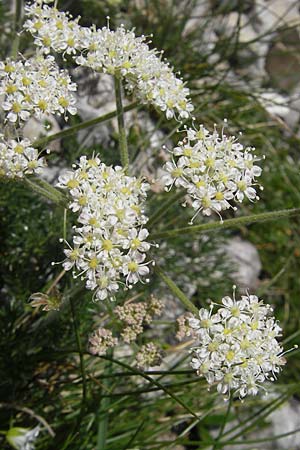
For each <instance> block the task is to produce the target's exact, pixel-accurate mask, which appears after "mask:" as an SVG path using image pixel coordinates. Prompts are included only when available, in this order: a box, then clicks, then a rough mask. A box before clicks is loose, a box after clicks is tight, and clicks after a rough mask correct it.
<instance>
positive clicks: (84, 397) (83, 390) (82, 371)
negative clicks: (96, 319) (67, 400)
mask: <svg viewBox="0 0 300 450" xmlns="http://www.w3.org/2000/svg"><path fill="white" fill-rule="evenodd" d="M70 306H71V313H72V319H73V326H74V332H75V337H76V344H77V348H78V353H79V360H80V373H81V377H82V401H81V408H80V413H79V416H78V419H77V423H76V426H75V431H78V429H79V426H80V423H81V420H82V418H83V414H84V410H85V404H86V394H87V387H86V374H85V367H84V356H83V355H84V354H83V350H82V345H81V340H80V335H79V329H78V324H77V318H76V310H75V304H74V301H73V299H72V297H71V296H70Z"/></svg>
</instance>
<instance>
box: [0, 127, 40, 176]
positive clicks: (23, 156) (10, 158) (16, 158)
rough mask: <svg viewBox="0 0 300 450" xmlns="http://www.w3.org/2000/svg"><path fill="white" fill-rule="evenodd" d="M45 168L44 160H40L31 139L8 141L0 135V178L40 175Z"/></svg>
mask: <svg viewBox="0 0 300 450" xmlns="http://www.w3.org/2000/svg"><path fill="white" fill-rule="evenodd" d="M44 167H45V162H44V159H43V158H39V154H38V151H37V149H36V148H34V147H32V144H31V142H30V140H29V139H21V140H19V141H17V140H14V139H10V140H6V139H5V138H4V136H3V135H0V178H1V177H4V176H5V177H8V178H22V177H23V176H24V175H29V174H33V173H40V172H41V171H42V169H43V168H44Z"/></svg>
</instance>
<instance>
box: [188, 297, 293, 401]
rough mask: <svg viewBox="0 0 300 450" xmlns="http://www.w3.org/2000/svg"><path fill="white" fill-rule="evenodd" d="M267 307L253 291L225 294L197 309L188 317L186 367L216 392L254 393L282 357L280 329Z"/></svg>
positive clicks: (269, 378)
mask: <svg viewBox="0 0 300 450" xmlns="http://www.w3.org/2000/svg"><path fill="white" fill-rule="evenodd" d="M215 306H216V307H217V311H216V312H215V313H214V314H213V310H214V307H215ZM271 313H272V308H271V307H270V306H269V305H265V304H264V303H263V301H260V300H259V299H258V298H257V297H256V296H255V295H243V296H242V297H241V299H240V300H236V299H235V295H234V296H233V299H232V298H231V297H229V296H227V297H224V298H223V299H222V304H221V305H212V306H211V308H210V309H209V310H208V309H204V308H202V309H200V311H199V318H195V317H194V318H191V319H189V323H190V327H191V328H192V329H193V332H194V333H195V336H196V337H197V340H198V345H197V346H196V347H194V348H193V354H194V357H193V358H192V362H191V365H192V367H193V368H194V369H196V370H197V373H198V374H199V375H200V376H203V377H205V378H206V380H207V382H208V383H209V384H210V385H211V384H214V383H216V384H217V390H218V392H219V393H221V394H226V395H230V393H231V392H234V393H235V394H237V395H239V397H240V398H243V397H245V396H246V395H248V394H250V395H256V394H257V393H258V391H259V390H260V389H262V388H263V386H262V384H263V383H264V382H265V381H274V379H275V378H276V375H277V374H278V373H279V371H280V370H281V366H282V365H284V364H285V362H286V361H285V358H284V357H283V348H282V347H281V345H280V344H279V343H278V341H277V338H278V337H279V336H281V331H282V330H281V328H280V326H279V325H278V323H277V322H276V320H275V318H274V317H273V316H272V315H271Z"/></svg>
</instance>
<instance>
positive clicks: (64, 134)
mask: <svg viewBox="0 0 300 450" xmlns="http://www.w3.org/2000/svg"><path fill="white" fill-rule="evenodd" d="M137 106H138V103H137V102H134V103H131V104H130V105H127V106H125V107H124V113H125V112H127V111H131V110H132V109H135V108H136V107H137ZM117 114H118V112H117V110H115V111H112V112H110V113H107V114H104V115H103V116H100V117H96V118H95V119H91V120H86V121H85V122H82V123H79V124H77V125H73V126H72V127H69V128H66V129H65V130H62V131H59V132H58V133H55V134H51V135H50V136H46V137H44V138H41V139H38V140H37V141H35V142H34V143H33V146H34V147H36V148H37V147H38V148H44V147H46V145H47V144H49V142H52V141H56V140H57V139H63V138H65V137H67V136H71V135H72V134H75V133H77V132H78V131H80V130H85V129H86V128H90V127H93V126H95V125H98V124H99V123H103V122H107V121H108V120H110V119H113V118H114V117H116V116H117Z"/></svg>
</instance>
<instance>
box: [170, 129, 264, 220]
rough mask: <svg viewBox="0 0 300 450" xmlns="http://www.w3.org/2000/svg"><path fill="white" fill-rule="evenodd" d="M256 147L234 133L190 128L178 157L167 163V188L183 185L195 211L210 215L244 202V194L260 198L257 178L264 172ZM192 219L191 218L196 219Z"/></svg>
mask: <svg viewBox="0 0 300 450" xmlns="http://www.w3.org/2000/svg"><path fill="white" fill-rule="evenodd" d="M253 150H254V148H253V147H247V148H244V147H243V145H242V144H240V143H239V142H238V141H237V139H236V138H235V137H234V136H229V137H228V136H226V135H224V133H223V132H222V135H221V136H220V135H219V133H218V131H217V130H216V129H214V131H213V133H210V132H209V131H208V130H207V129H206V128H204V126H203V125H200V127H199V129H198V130H197V129H192V128H189V129H187V131H186V137H185V138H184V139H183V140H182V141H180V142H179V143H178V147H176V148H175V149H174V150H173V152H172V153H173V155H174V156H175V157H176V160H175V159H173V160H172V161H168V162H167V163H166V164H165V170H166V171H167V174H166V175H165V176H164V184H165V186H167V187H166V189H167V190H169V189H171V188H172V186H173V185H175V186H176V187H184V188H185V189H187V192H188V194H189V196H190V198H191V200H192V206H193V208H194V209H195V210H196V214H195V215H194V217H193V219H194V218H195V217H196V216H197V215H198V214H199V212H200V211H202V213H203V214H204V215H207V216H209V215H211V213H212V211H214V212H216V213H218V214H220V211H222V210H226V209H228V208H230V207H232V205H231V203H230V202H231V201H234V200H235V201H238V202H242V201H243V200H244V198H245V197H247V198H248V199H249V200H251V201H253V200H255V199H258V196H257V194H256V190H255V187H254V186H255V184H256V183H255V180H256V177H259V176H260V174H261V168H260V167H259V166H257V165H256V162H257V161H259V159H258V158H256V157H255V156H254V155H253V153H252V152H253ZM193 219H192V221H193Z"/></svg>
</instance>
